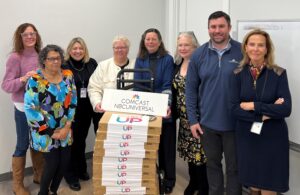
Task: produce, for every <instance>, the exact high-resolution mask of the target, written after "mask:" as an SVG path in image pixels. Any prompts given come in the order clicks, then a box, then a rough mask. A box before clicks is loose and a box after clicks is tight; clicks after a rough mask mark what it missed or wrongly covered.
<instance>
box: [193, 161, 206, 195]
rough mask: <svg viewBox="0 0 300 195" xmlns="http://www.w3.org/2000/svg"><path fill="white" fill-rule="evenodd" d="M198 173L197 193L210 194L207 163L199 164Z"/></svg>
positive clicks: (199, 194) (198, 194)
mask: <svg viewBox="0 0 300 195" xmlns="http://www.w3.org/2000/svg"><path fill="white" fill-rule="evenodd" d="M195 172H196V174H197V182H198V185H197V190H198V193H197V195H208V191H209V189H208V180H207V173H206V164H203V165H200V166H197V169H196V171H195Z"/></svg>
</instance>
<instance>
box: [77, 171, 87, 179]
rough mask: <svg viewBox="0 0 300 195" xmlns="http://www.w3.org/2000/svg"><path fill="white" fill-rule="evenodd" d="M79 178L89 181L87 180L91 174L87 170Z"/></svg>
mask: <svg viewBox="0 0 300 195" xmlns="http://www.w3.org/2000/svg"><path fill="white" fill-rule="evenodd" d="M78 178H79V179H81V180H83V181H87V180H89V179H90V176H89V174H88V173H87V172H85V173H83V174H81V175H79V177H78Z"/></svg>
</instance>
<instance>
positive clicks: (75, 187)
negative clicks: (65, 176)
mask: <svg viewBox="0 0 300 195" xmlns="http://www.w3.org/2000/svg"><path fill="white" fill-rule="evenodd" d="M69 187H70V189H71V190H74V191H80V190H81V186H80V183H79V182H72V183H69Z"/></svg>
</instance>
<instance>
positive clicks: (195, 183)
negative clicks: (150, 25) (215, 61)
mask: <svg viewBox="0 0 300 195" xmlns="http://www.w3.org/2000/svg"><path fill="white" fill-rule="evenodd" d="M197 47H199V43H198V41H197V38H196V37H195V35H194V33H193V32H192V31H187V32H182V33H180V34H179V36H178V38H177V47H176V53H175V64H176V66H175V70H174V74H173V75H174V79H173V88H172V95H173V102H172V111H173V112H172V115H173V119H174V120H175V119H177V118H179V132H178V143H177V150H178V152H179V156H180V157H182V158H183V159H184V160H186V161H187V162H188V168H189V175H190V181H189V184H188V186H187V187H186V189H185V190H184V195H194V194H195V191H198V194H199V195H208V181H207V176H206V156H205V154H204V150H203V147H202V144H201V142H200V139H196V138H194V137H193V135H192V133H191V130H190V126H189V122H188V118H187V113H186V106H185V78H186V73H187V69H188V65H189V61H190V57H191V55H192V53H193V52H194V50H195V49H196V48H197Z"/></svg>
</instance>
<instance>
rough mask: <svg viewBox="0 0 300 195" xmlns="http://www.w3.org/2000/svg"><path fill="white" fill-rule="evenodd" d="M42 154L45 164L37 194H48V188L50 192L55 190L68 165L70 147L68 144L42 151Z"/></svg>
mask: <svg viewBox="0 0 300 195" xmlns="http://www.w3.org/2000/svg"><path fill="white" fill-rule="evenodd" d="M43 155H44V159H45V164H44V171H43V174H42V178H41V183H40V192H39V195H48V192H49V188H50V191H51V192H57V190H58V188H59V185H60V182H61V180H62V178H63V175H64V171H65V170H66V168H67V167H68V162H69V159H70V155H71V148H70V147H69V146H67V147H59V148H54V149H52V150H51V151H50V152H47V153H46V152H45V153H43Z"/></svg>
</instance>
